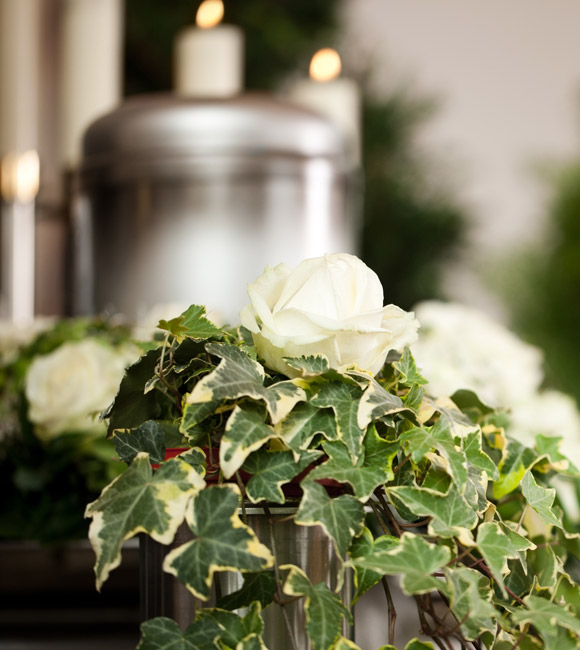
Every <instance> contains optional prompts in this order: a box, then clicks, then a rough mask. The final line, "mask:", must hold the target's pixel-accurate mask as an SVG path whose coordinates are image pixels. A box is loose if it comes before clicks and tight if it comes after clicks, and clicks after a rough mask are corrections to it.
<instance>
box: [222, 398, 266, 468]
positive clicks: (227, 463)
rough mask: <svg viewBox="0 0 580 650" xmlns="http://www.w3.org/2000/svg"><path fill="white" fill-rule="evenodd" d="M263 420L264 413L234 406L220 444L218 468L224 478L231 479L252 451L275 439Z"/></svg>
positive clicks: (264, 417)
mask: <svg viewBox="0 0 580 650" xmlns="http://www.w3.org/2000/svg"><path fill="white" fill-rule="evenodd" d="M265 419H266V416H265V413H261V412H260V411H259V410H257V409H252V408H250V407H245V408H244V407H241V406H236V407H235V408H234V410H233V411H232V414H231V415H230V417H229V418H228V421H227V424H226V429H225V432H224V435H223V437H222V440H221V443H220V467H221V470H222V472H223V474H224V476H225V477H226V478H231V477H232V476H233V475H234V474H235V473H236V472H237V471H238V469H240V467H241V466H242V465H243V463H244V461H245V460H246V458H247V457H248V456H249V455H250V454H251V453H252V452H253V451H255V450H256V449H259V448H260V447H261V446H262V445H263V444H264V443H265V442H267V441H268V440H270V439H271V438H274V437H275V435H276V434H275V433H274V429H273V428H272V427H271V426H269V425H268V424H266V422H265Z"/></svg>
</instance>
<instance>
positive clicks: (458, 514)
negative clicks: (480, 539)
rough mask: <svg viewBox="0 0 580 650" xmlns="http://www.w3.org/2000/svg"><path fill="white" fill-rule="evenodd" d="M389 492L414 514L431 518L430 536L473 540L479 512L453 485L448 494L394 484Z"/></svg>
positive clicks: (466, 541)
mask: <svg viewBox="0 0 580 650" xmlns="http://www.w3.org/2000/svg"><path fill="white" fill-rule="evenodd" d="M388 491H389V493H390V494H392V495H393V496H395V497H396V498H397V499H400V500H401V501H402V502H403V503H404V504H405V505H406V506H407V508H409V510H410V511H411V512H413V513H414V514H415V515H419V516H422V517H431V521H430V522H429V534H430V535H434V536H440V537H458V538H459V539H460V540H461V541H462V543H465V544H467V545H470V544H472V543H473V540H472V536H471V533H470V532H469V531H470V530H472V529H473V528H475V526H476V525H477V522H478V517H477V512H476V511H475V510H474V509H473V507H472V506H471V505H470V504H469V503H468V502H467V501H466V500H465V498H464V497H463V496H462V495H461V494H459V492H458V491H457V489H456V488H455V487H454V486H453V485H451V486H450V488H449V491H448V492H447V494H441V493H439V492H434V491H433V490H426V489H423V488H418V487H415V486H400V487H393V488H388ZM474 505H476V504H474Z"/></svg>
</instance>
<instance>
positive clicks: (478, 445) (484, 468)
mask: <svg viewBox="0 0 580 650" xmlns="http://www.w3.org/2000/svg"><path fill="white" fill-rule="evenodd" d="M462 445H463V451H464V453H465V456H466V458H467V462H468V463H469V464H470V465H471V466H472V467H475V468H476V469H478V470H479V471H480V472H485V473H486V474H487V475H488V476H489V478H490V479H491V480H492V481H495V480H497V479H498V478H499V471H498V469H497V467H496V464H495V463H494V462H493V460H491V458H490V457H489V456H488V455H487V454H486V453H485V452H484V451H483V449H482V441H481V430H479V429H478V430H477V431H472V432H471V433H468V434H467V435H466V436H465V437H464V438H463V441H462Z"/></svg>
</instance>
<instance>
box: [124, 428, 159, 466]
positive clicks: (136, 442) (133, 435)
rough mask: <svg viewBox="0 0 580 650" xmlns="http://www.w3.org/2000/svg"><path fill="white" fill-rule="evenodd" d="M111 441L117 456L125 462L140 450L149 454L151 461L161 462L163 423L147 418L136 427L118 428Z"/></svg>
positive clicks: (131, 459)
mask: <svg viewBox="0 0 580 650" xmlns="http://www.w3.org/2000/svg"><path fill="white" fill-rule="evenodd" d="M113 441H114V443H115V450H116V451H117V453H118V454H119V458H120V459H121V460H122V461H124V462H125V463H127V464H129V463H131V462H132V461H133V459H134V458H135V456H137V454H138V453H139V452H141V451H145V452H147V453H148V454H149V458H150V460H151V462H152V463H157V464H159V463H162V462H163V460H164V458H165V434H164V429H163V425H162V423H161V422H157V421H155V420H148V421H147V422H144V423H143V424H141V425H140V426H138V427H137V428H136V429H118V430H117V431H115V433H114V434H113Z"/></svg>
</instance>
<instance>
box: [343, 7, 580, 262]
mask: <svg viewBox="0 0 580 650" xmlns="http://www.w3.org/2000/svg"><path fill="white" fill-rule="evenodd" d="M345 26H346V30H347V36H346V43H347V45H348V52H349V56H350V57H351V58H352V57H358V58H364V57H365V56H367V55H370V56H371V57H372V58H376V59H377V61H378V62H380V63H379V65H377V66H376V72H375V76H374V80H375V83H376V86H377V88H378V89H389V88H392V87H393V86H396V85H397V84H399V83H400V82H401V81H404V82H409V81H411V82H412V85H413V86H414V87H415V88H416V89H417V90H418V91H420V92H422V93H423V92H424V93H427V94H430V93H433V94H435V95H436V96H437V97H439V98H440V99H441V100H442V101H441V107H440V109H439V111H438V114H437V115H436V117H435V118H434V119H433V120H431V122H430V123H429V126H428V128H427V129H426V133H425V139H424V142H425V145H426V146H429V147H431V148H432V149H436V150H437V151H438V152H439V155H440V156H441V157H442V158H443V160H444V161H445V163H446V164H447V163H449V164H451V165H456V166H457V169H458V172H459V174H460V175H461V178H462V183H461V186H462V191H463V195H464V197H465V198H466V199H467V201H468V202H469V204H470V205H471V207H472V210H473V212H474V214H475V216H476V217H477V227H476V228H475V230H474V239H475V241H476V242H477V243H478V244H479V245H480V246H479V247H480V249H483V248H485V249H486V252H487V253H489V252H492V253H493V252H496V251H501V250H504V251H505V250H506V248H507V247H511V246H513V245H514V244H515V243H517V242H520V241H522V240H525V239H526V237H529V236H530V235H533V234H534V233H535V232H536V230H537V224H538V219H539V217H540V216H541V215H542V214H543V211H542V206H541V201H542V196H543V193H542V185H541V183H540V182H539V181H538V180H537V179H536V178H534V176H533V175H532V174H531V172H530V164H531V163H532V162H533V161H538V160H561V159H566V158H567V157H570V156H572V155H574V154H576V155H580V145H579V138H578V123H579V121H580V2H578V0H509V1H507V2H506V0H346V3H345Z"/></svg>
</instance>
